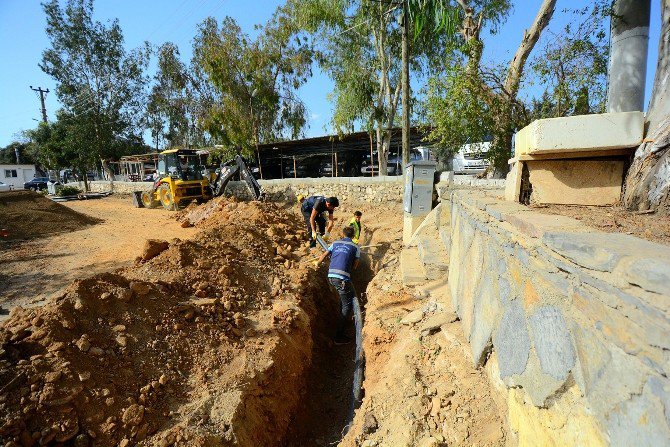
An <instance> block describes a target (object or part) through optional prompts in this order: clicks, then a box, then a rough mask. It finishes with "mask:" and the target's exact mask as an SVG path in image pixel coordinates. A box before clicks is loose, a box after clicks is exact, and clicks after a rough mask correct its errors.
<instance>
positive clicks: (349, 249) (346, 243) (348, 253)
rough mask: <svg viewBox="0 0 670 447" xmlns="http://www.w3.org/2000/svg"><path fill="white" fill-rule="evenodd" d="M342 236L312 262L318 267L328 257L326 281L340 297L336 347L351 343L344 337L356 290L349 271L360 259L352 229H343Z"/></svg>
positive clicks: (359, 251)
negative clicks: (353, 239)
mask: <svg viewBox="0 0 670 447" xmlns="http://www.w3.org/2000/svg"><path fill="white" fill-rule="evenodd" d="M342 235H343V236H344V237H343V238H342V239H340V240H338V241H335V242H333V244H332V245H331V246H330V247H328V251H326V252H325V253H323V254H322V255H321V257H320V258H319V259H318V260H317V261H314V264H315V266H316V267H318V266H319V264H320V263H321V262H322V261H323V260H324V259H326V257H328V256H330V266H329V267H328V281H329V282H330V284H331V285H332V286H333V287H335V290H337V294H338V295H339V296H340V315H339V319H338V321H337V332H336V333H335V339H334V340H333V342H334V343H335V344H336V345H343V344H346V343H349V342H350V341H351V339H350V338H349V337H347V336H346V335H345V329H346V326H347V320H348V318H349V314H350V313H351V310H352V306H353V300H354V298H355V297H356V289H354V285H353V283H352V282H351V271H352V270H353V269H355V268H356V267H358V262H359V260H360V257H361V249H360V248H358V245H356V244H354V243H353V241H352V240H351V238H352V237H353V235H354V229H353V228H351V227H344V228H343V229H342Z"/></svg>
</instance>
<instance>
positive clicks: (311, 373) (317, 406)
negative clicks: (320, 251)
mask: <svg viewBox="0 0 670 447" xmlns="http://www.w3.org/2000/svg"><path fill="white" fill-rule="evenodd" d="M319 274H320V275H323V276H325V272H319ZM373 277H374V271H373V268H372V263H371V259H370V258H369V257H367V256H365V255H364V256H363V257H362V262H361V265H360V266H359V268H358V269H357V270H356V272H355V273H354V275H353V281H354V287H355V288H356V291H357V294H358V297H359V302H360V304H361V308H362V309H364V303H365V290H366V288H367V285H368V283H369V282H370V281H371V280H372V278H373ZM322 287H323V290H322V292H321V294H319V299H318V301H319V302H318V303H317V309H316V315H315V318H314V319H313V325H312V340H313V348H312V364H311V366H310V367H309V369H308V371H307V385H306V388H305V395H304V398H303V399H301V405H300V407H299V408H298V409H297V411H296V414H295V416H294V418H293V420H292V421H291V424H290V426H289V431H288V433H287V436H286V440H285V442H284V443H283V444H284V445H285V446H287V447H299V446H305V445H310V446H331V445H334V444H337V443H338V442H339V440H340V439H342V437H343V435H344V433H345V430H346V428H347V425H348V424H349V423H350V422H351V421H350V419H349V418H350V417H351V416H352V414H351V408H352V406H354V405H356V404H357V403H356V402H353V393H352V388H353V385H354V373H355V368H356V364H355V361H354V360H355V350H356V343H355V334H354V331H355V328H354V324H353V321H352V323H351V324H350V326H349V328H348V330H349V334H348V335H350V336H351V338H352V343H349V344H347V345H341V346H336V345H333V343H332V337H333V335H334V334H335V325H336V322H337V315H338V313H339V298H338V297H337V294H336V293H335V291H334V290H333V289H332V288H331V287H330V286H329V284H328V283H327V282H324V284H323V286H322Z"/></svg>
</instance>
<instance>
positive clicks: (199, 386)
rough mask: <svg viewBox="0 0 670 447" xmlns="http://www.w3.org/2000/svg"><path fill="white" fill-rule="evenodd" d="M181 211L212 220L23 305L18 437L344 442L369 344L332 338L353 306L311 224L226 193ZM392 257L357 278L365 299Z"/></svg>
mask: <svg viewBox="0 0 670 447" xmlns="http://www.w3.org/2000/svg"><path fill="white" fill-rule="evenodd" d="M182 218H183V219H189V220H190V222H191V224H195V225H196V226H199V227H201V228H202V231H201V233H199V236H198V237H196V238H195V239H194V240H192V241H178V240H174V241H170V242H160V243H158V246H154V245H152V246H147V247H146V248H145V253H144V255H143V258H142V259H138V263H137V264H136V265H135V266H133V267H131V268H128V269H122V270H119V271H117V272H114V273H109V274H102V275H96V276H93V277H91V278H88V279H84V280H81V281H76V282H75V283H74V284H72V286H71V287H70V288H69V289H68V290H67V291H65V292H64V293H63V294H62V295H60V296H59V297H56V298H55V299H54V300H53V301H52V302H51V303H49V304H47V305H46V306H44V307H41V308H34V309H20V308H18V309H15V310H14V311H13V313H12V315H11V316H10V318H9V319H8V320H7V322H6V323H5V324H4V325H3V327H2V328H0V344H1V349H0V441H2V444H3V445H12V446H19V445H27V446H32V445H75V446H82V447H83V446H88V445H100V446H116V445H123V446H128V445H143V446H161V447H163V446H171V445H174V446H227V445H242V446H251V445H266V446H272V445H277V446H302V445H315V446H319V445H324V446H325V445H332V444H333V443H337V441H339V440H340V439H341V438H342V433H343V430H344V428H345V427H346V426H347V423H348V422H349V421H348V417H349V415H350V408H351V404H352V383H353V375H354V366H355V364H354V350H355V346H354V344H353V343H351V344H349V345H344V346H335V345H333V344H332V342H331V339H332V337H333V335H334V331H335V324H336V321H337V314H338V312H339V299H338V297H337V295H336V294H335V292H334V291H333V290H332V289H331V288H330V286H329V284H328V283H327V281H326V277H325V276H326V275H325V271H319V272H314V270H313V269H311V268H308V267H307V265H306V264H305V263H304V262H303V261H304V260H305V258H309V254H308V253H307V252H302V253H301V250H303V249H302V248H301V247H302V244H301V242H300V241H301V238H302V237H303V236H304V235H301V234H300V232H299V231H298V232H297V233H296V231H295V228H300V227H301V222H300V219H299V217H298V216H294V215H293V214H292V213H286V212H285V211H284V210H282V208H281V207H277V206H274V205H272V204H264V205H261V204H257V203H246V204H245V203H239V204H238V203H237V202H235V201H230V200H220V201H213V202H210V203H208V204H206V205H203V206H201V207H199V208H196V209H195V210H192V212H190V213H189V214H187V215H186V217H183V216H182ZM231 224H234V225H231ZM384 253H385V247H382V248H381V249H378V250H376V255H375V257H374V259H372V258H370V257H367V258H366V257H364V259H363V262H362V265H361V267H360V268H359V269H358V271H356V272H355V275H354V280H355V287H356V289H357V291H358V295H359V297H361V298H362V300H361V301H362V302H361V305H362V306H364V301H365V299H364V292H365V289H366V287H367V284H368V283H369V282H370V280H371V279H372V278H373V276H374V273H375V272H374V271H373V265H375V264H377V265H379V261H380V260H381V259H382V258H383V256H384ZM204 254H207V255H206V256H204ZM351 330H352V331H353V325H352V327H351Z"/></svg>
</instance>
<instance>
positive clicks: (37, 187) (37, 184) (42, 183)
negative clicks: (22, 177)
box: [23, 177, 60, 191]
mask: <svg viewBox="0 0 670 447" xmlns="http://www.w3.org/2000/svg"><path fill="white" fill-rule="evenodd" d="M48 183H55V184H57V185H60V182H51V180H49V178H48V177H35V178H34V179H32V180H31V181H29V182H25V183H24V184H23V189H30V190H32V191H42V190H44V189H47V184H48Z"/></svg>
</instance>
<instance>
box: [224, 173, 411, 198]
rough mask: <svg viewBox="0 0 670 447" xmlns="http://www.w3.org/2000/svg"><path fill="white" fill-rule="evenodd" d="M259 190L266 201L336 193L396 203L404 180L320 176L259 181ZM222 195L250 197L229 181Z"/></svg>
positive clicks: (243, 185) (241, 186) (239, 186)
mask: <svg viewBox="0 0 670 447" xmlns="http://www.w3.org/2000/svg"><path fill="white" fill-rule="evenodd" d="M259 183H260V185H261V187H262V188H263V192H264V193H265V195H266V196H267V197H268V198H269V199H270V200H278V201H283V200H295V199H296V197H297V195H298V194H303V195H305V196H313V195H324V196H336V197H337V198H338V199H340V200H356V201H365V202H370V203H398V202H401V201H402V194H403V189H404V183H403V179H402V177H396V176H383V177H335V178H332V177H322V178H298V179H278V180H260V181H259ZM225 193H226V194H232V195H235V196H236V197H243V198H250V193H249V190H248V188H247V186H246V183H244V182H230V183H229V184H228V186H227V187H226V191H225Z"/></svg>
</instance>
